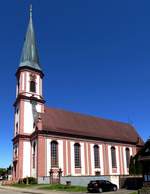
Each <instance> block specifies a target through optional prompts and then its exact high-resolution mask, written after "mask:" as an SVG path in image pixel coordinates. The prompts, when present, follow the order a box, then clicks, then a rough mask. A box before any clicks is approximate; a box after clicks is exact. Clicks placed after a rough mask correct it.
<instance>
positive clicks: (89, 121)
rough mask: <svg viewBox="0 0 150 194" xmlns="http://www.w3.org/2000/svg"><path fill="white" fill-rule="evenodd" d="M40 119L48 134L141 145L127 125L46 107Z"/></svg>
mask: <svg viewBox="0 0 150 194" xmlns="http://www.w3.org/2000/svg"><path fill="white" fill-rule="evenodd" d="M41 117H42V125H43V130H46V131H48V132H53V133H62V134H66V135H71V136H76V137H79V136H81V137H84V138H85V137H86V138H90V139H103V140H104V139H105V140H108V141H116V142H117V141H118V142H126V143H133V144H137V145H143V140H142V139H141V138H140V136H139V135H138V133H137V132H136V130H135V128H134V127H133V126H131V125H129V124H127V123H122V122H116V121H112V120H107V119H103V118H98V117H94V116H89V115H83V114H80V113H74V112H68V111H64V110H59V109H52V108H47V107H45V112H44V113H43V114H42V115H41Z"/></svg>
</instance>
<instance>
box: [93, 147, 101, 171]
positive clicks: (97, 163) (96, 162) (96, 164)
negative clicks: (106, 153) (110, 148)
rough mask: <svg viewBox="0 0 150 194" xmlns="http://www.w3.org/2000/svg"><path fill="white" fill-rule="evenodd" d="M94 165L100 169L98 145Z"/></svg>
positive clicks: (95, 150) (95, 149)
mask: <svg viewBox="0 0 150 194" xmlns="http://www.w3.org/2000/svg"><path fill="white" fill-rule="evenodd" d="M94 164H95V168H100V160H99V146H98V145H94Z"/></svg>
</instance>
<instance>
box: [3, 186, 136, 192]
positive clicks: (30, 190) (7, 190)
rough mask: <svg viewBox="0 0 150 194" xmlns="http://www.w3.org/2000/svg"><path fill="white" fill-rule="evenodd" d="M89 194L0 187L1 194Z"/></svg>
mask: <svg viewBox="0 0 150 194" xmlns="http://www.w3.org/2000/svg"><path fill="white" fill-rule="evenodd" d="M133 192H134V190H125V189H121V190H118V191H116V192H105V193H104V194H130V193H133ZM67 193H68V194H69V193H71V194H87V193H76V192H63V191H43V190H35V189H6V188H2V187H0V194H67Z"/></svg>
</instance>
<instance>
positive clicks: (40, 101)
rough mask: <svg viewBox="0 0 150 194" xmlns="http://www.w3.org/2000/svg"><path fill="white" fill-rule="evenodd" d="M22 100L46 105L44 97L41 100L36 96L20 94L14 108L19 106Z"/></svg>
mask: <svg viewBox="0 0 150 194" xmlns="http://www.w3.org/2000/svg"><path fill="white" fill-rule="evenodd" d="M21 99H24V100H29V101H36V102H39V103H42V104H44V103H45V100H44V99H43V98H42V97H41V99H38V98H37V97H34V96H25V95H22V94H19V95H18V97H17V98H16V100H15V102H14V104H13V106H14V107H16V105H17V104H18V102H19V101H20V100H21Z"/></svg>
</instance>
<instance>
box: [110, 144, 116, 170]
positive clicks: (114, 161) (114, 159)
mask: <svg viewBox="0 0 150 194" xmlns="http://www.w3.org/2000/svg"><path fill="white" fill-rule="evenodd" d="M111 160H112V168H116V166H117V165H116V149H115V147H111Z"/></svg>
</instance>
